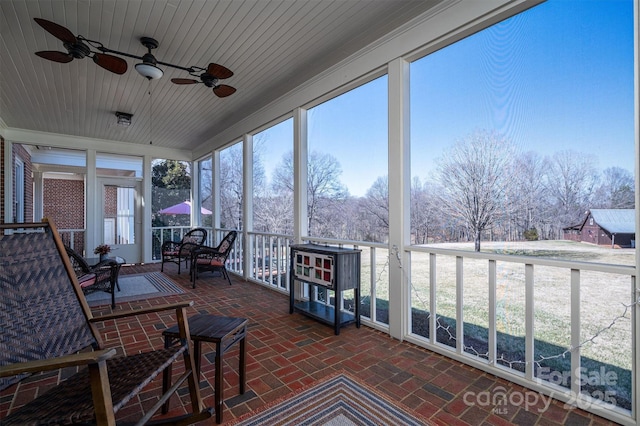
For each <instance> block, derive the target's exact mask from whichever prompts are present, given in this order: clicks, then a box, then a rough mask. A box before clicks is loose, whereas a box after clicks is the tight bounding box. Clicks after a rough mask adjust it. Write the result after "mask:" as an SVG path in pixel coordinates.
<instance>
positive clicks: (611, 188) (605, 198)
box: [592, 167, 635, 209]
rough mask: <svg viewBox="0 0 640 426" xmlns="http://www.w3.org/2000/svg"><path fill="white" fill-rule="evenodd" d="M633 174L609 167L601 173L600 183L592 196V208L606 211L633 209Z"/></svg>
mask: <svg viewBox="0 0 640 426" xmlns="http://www.w3.org/2000/svg"><path fill="white" fill-rule="evenodd" d="M634 194H635V183H634V181H633V174H632V173H631V172H630V171H628V170H626V169H623V168H621V167H609V168H607V169H605V170H604V171H603V172H602V183H601V184H600V186H599V187H598V188H597V189H596V191H595V192H594V196H593V203H592V204H593V206H594V207H600V208H607V209H633V208H635V199H634Z"/></svg>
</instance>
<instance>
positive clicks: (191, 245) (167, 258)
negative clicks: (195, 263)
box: [160, 228, 207, 274]
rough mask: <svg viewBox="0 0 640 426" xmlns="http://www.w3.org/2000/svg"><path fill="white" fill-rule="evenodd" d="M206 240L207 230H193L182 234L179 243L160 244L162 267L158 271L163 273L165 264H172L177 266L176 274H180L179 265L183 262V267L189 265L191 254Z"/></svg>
mask: <svg viewBox="0 0 640 426" xmlns="http://www.w3.org/2000/svg"><path fill="white" fill-rule="evenodd" d="M206 239H207V230H206V229H204V228H194V229H192V230H191V231H189V232H187V233H186V234H184V237H182V240H180V241H165V242H164V243H162V265H160V271H161V272H164V264H165V262H172V263H176V264H177V265H178V274H180V265H181V264H182V262H183V261H184V263H185V265H187V266H188V265H189V260H190V259H191V252H192V251H193V250H194V249H195V248H196V247H197V246H199V245H202V244H204V242H205V241H206Z"/></svg>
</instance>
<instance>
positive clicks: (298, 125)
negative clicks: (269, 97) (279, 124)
mask: <svg viewBox="0 0 640 426" xmlns="http://www.w3.org/2000/svg"><path fill="white" fill-rule="evenodd" d="M307 154H308V148H307V110H306V109H303V108H296V109H295V110H294V111H293V182H294V185H293V241H294V244H300V243H301V242H302V238H303V237H306V236H307V235H309V227H308V223H307V161H308V155H307Z"/></svg>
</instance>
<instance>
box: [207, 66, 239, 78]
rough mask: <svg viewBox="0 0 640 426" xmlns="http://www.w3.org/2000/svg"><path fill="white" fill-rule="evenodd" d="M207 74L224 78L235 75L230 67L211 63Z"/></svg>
mask: <svg viewBox="0 0 640 426" xmlns="http://www.w3.org/2000/svg"><path fill="white" fill-rule="evenodd" d="M207 74H209V75H212V76H214V77H216V78H218V79H220V80H222V79H225V78H229V77H231V76H232V75H233V72H232V71H231V70H230V69H229V68H226V67H223V66H222V65H218V64H214V63H210V64H209V67H208V68H207Z"/></svg>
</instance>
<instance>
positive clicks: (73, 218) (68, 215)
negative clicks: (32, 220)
mask: <svg viewBox="0 0 640 426" xmlns="http://www.w3.org/2000/svg"><path fill="white" fill-rule="evenodd" d="M42 198H43V205H42V209H43V210H42V211H43V212H44V216H45V217H48V218H50V219H53V223H55V224H56V227H57V228H58V229H84V227H85V222H84V218H85V212H84V206H85V200H84V181H83V180H71V179H44V181H43V196H42ZM63 238H66V239H69V238H70V237H69V236H68V235H64V234H63ZM64 242H65V244H68V245H71V244H70V243H71V242H70V241H64ZM73 247H74V248H76V251H78V252H80V253H82V251H81V248H82V247H84V233H82V232H78V233H75V234H74V241H73Z"/></svg>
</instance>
